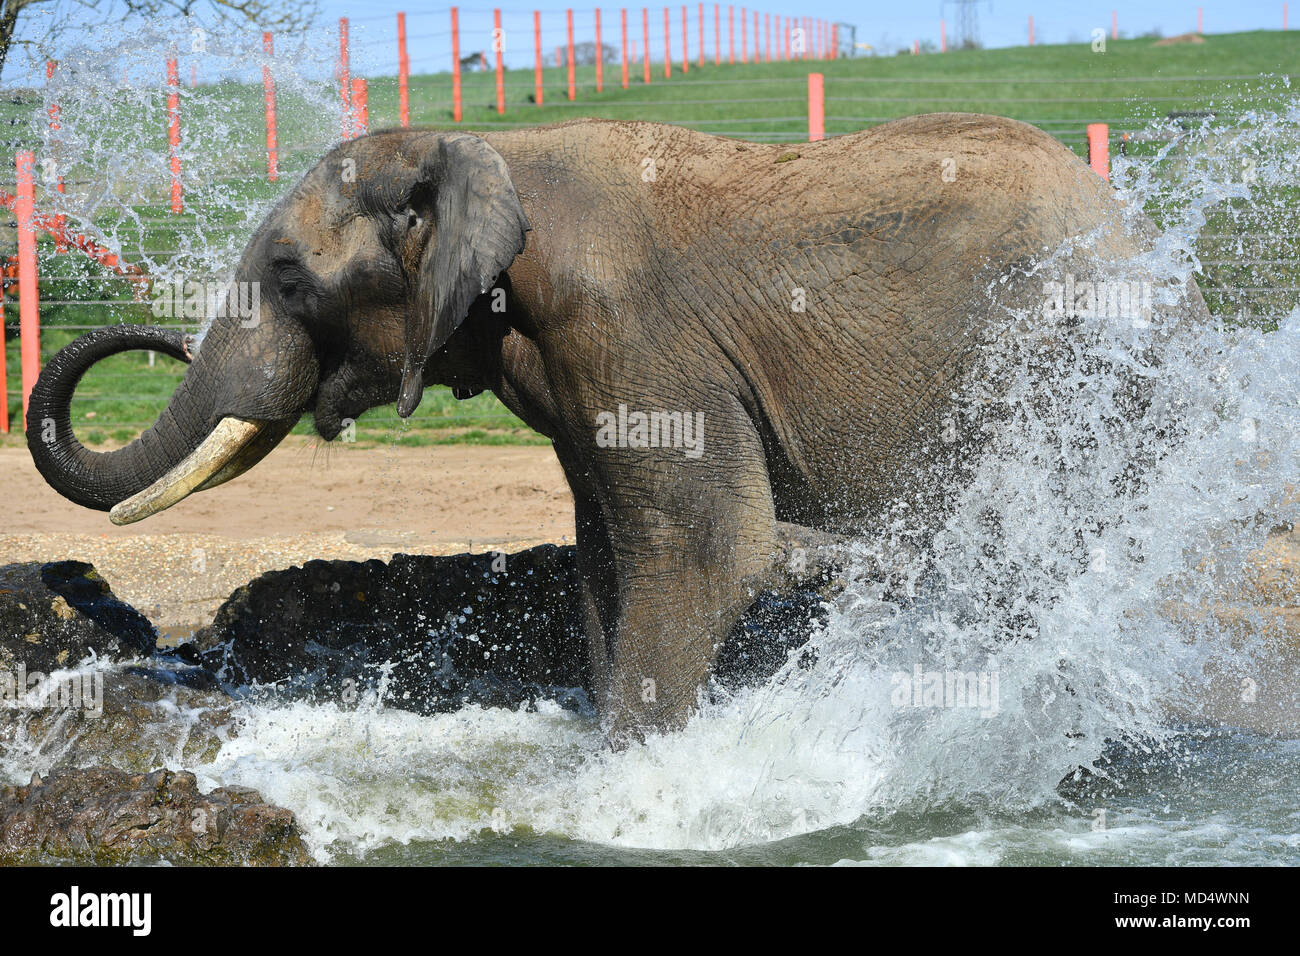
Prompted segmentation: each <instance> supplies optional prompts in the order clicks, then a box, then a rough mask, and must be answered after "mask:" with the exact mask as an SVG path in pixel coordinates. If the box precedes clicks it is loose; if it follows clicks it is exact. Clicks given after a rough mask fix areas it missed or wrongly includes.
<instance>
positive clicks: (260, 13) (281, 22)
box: [0, 0, 320, 71]
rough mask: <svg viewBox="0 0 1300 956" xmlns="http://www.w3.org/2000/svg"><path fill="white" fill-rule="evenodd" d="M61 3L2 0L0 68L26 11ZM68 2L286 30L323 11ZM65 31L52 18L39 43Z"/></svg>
mask: <svg viewBox="0 0 1300 956" xmlns="http://www.w3.org/2000/svg"><path fill="white" fill-rule="evenodd" d="M58 2H60V0H0V71H3V70H4V65H5V60H6V59H7V58H8V56H9V47H10V46H11V45H12V44H13V43H14V42H15V41H14V34H15V33H16V32H17V30H18V24H19V21H20V19H21V20H25V19H26V16H25V15H24V11H27V10H29V8H31V7H33V6H36V5H38V4H51V3H58ZM65 5H66V6H70V7H71V6H79V7H82V8H88V9H91V10H98V11H100V12H102V13H103V14H105V17H106V19H107V18H109V17H111V15H112V13H113V12H114V10H116V11H117V12H119V13H120V12H121V11H122V10H123V9H125V14H126V16H127V17H144V18H153V17H168V16H173V17H194V18H196V19H200V20H205V21H206V22H207V23H208V24H216V25H223V26H228V27H238V26H256V27H259V28H261V29H263V30H277V31H284V32H295V31H298V30H302V29H305V28H306V27H309V26H311V24H312V23H313V22H314V21H315V19H316V17H317V15H318V14H319V12H320V7H319V4H318V0H116V2H115V0H71V2H66V0H65ZM118 19H121V18H120V17H119V18H118ZM61 32H62V26H61V23H60V19H59V18H55V17H51V18H50V22H49V23H48V24H47V25H46V26H45V27H44V28H43V30H42V36H41V38H40V39H39V40H38V41H35V42H37V43H38V44H39V45H41V46H45V47H52V40H53V39H54V37H55V36H57V35H58V34H59V33H61ZM50 52H51V53H52V50H51V51H50Z"/></svg>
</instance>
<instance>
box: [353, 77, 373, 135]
mask: <svg viewBox="0 0 1300 956" xmlns="http://www.w3.org/2000/svg"><path fill="white" fill-rule="evenodd" d="M369 131H370V90H369V85H368V84H367V83H366V78H365V77H364V76H354V77H352V136H353V138H356V137H357V136H365V135H366V133H368V132H369Z"/></svg>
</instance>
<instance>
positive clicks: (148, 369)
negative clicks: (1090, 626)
mask: <svg viewBox="0 0 1300 956" xmlns="http://www.w3.org/2000/svg"><path fill="white" fill-rule="evenodd" d="M1298 67H1300V36H1297V34H1295V33H1281V32H1255V33H1243V34H1232V35H1211V36H1208V37H1206V42H1205V43H1203V44H1196V45H1192V44H1178V45H1170V46H1156V45H1155V44H1154V42H1153V41H1152V40H1150V39H1141V40H1110V41H1108V43H1107V47H1106V52H1105V53H1104V54H1098V53H1094V52H1093V51H1092V49H1091V47H1090V46H1089V44H1087V43H1080V44H1069V45H1058V46H1036V47H1032V48H1030V47H1022V48H1012V49H1002V50H987V51H985V50H970V51H954V52H950V53H946V54H943V55H925V56H919V57H913V56H896V57H866V58H855V59H846V60H836V61H825V62H818V63H812V64H810V63H806V62H801V63H784V62H782V63H765V64H753V65H739V64H737V65H735V66H727V65H721V66H717V67H715V66H713V65H712V63H711V62H710V63H706V65H705V67H704V68H703V69H700V68H698V67H697V66H696V64H695V63H694V62H693V63H692V64H691V71H690V73H689V74H686V75H683V74H681V73H680V72H678V71H675V72H674V75H673V78H672V79H671V80H665V79H664V78H663V67H662V64H653V65H652V82H651V83H650V85H648V86H647V85H645V84H644V83H643V82H642V81H641V78H640V77H641V70H640V68H639V67H636V68H633V69H632V70H631V74H632V75H631V83H630V85H629V89H626V90H624V89H622V88H621V81H620V69H619V65H618V64H617V63H614V64H610V65H607V66H606V68H605V75H604V91H603V92H602V93H599V94H597V93H596V91H595V68H594V67H591V66H587V67H580V68H579V69H578V71H577V72H578V77H577V78H578V97H577V100H576V101H573V102H570V101H569V100H568V99H567V96H566V73H565V71H564V70H562V69H557V68H554V67H548V68H547V69H546V70H545V97H544V105H542V106H537V105H536V104H535V103H533V102H532V96H533V70H532V68H531V67H529V68H528V69H519V70H510V71H508V73H507V75H506V89H507V94H508V95H507V111H506V113H505V115H504V116H502V115H499V114H497V112H496V110H495V107H494V102H495V77H494V75H493V74H491V73H484V72H468V73H465V74H464V85H463V90H464V94H463V101H464V121H463V123H462V124H461V125H462V127H464V128H468V129H479V130H489V129H500V128H510V127H516V126H527V125H535V124H541V123H552V122H559V121H562V120H566V119H572V118H576V117H580V116H600V117H611V118H627V119H645V120H656V121H663V122H670V123H676V124H680V125H685V126H690V127H693V128H696V129H701V130H705V131H708V132H713V133H718V134H721V135H728V136H737V137H739V138H744V139H757V140H763V141H791V142H797V141H800V140H801V139H803V138H805V137H806V131H807V121H806V103H807V100H806V76H807V74H808V73H809V72H810V71H811V70H818V71H820V72H822V73H824V74H825V76H826V97H827V102H826V115H827V124H826V125H827V132H828V134H829V135H835V134H837V133H845V132H849V131H852V130H857V129H861V128H864V127H867V126H870V125H873V124H875V123H878V122H883V121H885V120H888V119H891V118H895V117H898V116H905V115H909V114H914V113H922V112H935V111H971V112H985V113H997V114H1001V115H1005V116H1010V117H1013V118H1016V119H1021V120H1025V121H1027V122H1031V123H1033V124H1035V125H1037V126H1040V127H1041V128H1043V129H1045V130H1047V131H1048V132H1050V133H1052V134H1053V135H1055V136H1057V137H1058V138H1060V139H1061V140H1062V142H1064V143H1065V144H1067V145H1068V146H1069V147H1070V148H1072V149H1074V150H1075V152H1076V153H1078V154H1079V155H1080V156H1082V155H1083V153H1084V126H1085V124H1086V123H1088V122H1108V123H1109V124H1110V125H1111V129H1112V137H1113V138H1116V137H1118V135H1119V134H1120V133H1121V132H1123V131H1128V130H1136V129H1139V128H1141V127H1143V126H1144V125H1146V124H1147V123H1149V122H1150V121H1152V120H1155V119H1158V118H1161V117H1165V116H1167V115H1168V114H1170V113H1176V112H1189V111H1203V110H1211V111H1213V112H1214V113H1215V115H1216V117H1217V118H1218V119H1220V120H1223V121H1230V120H1232V119H1233V118H1235V117H1237V116H1240V115H1241V114H1243V113H1246V112H1248V111H1250V110H1253V109H1265V110H1267V109H1275V108H1277V107H1278V105H1279V104H1280V103H1282V102H1284V101H1289V99H1290V97H1291V95H1292V94H1291V92H1290V90H1289V89H1288V87H1287V86H1286V84H1285V82H1284V81H1283V80H1282V79H1280V75H1281V74H1291V73H1294V72H1296V70H1297V68H1298ZM330 95H331V93H330V91H329V90H327V89H325V88H324V87H323V86H322V89H321V91H320V96H321V98H320V99H317V100H314V101H313V100H312V99H311V98H310V97H306V98H301V97H300V98H299V99H295V98H294V95H293V94H292V93H291V92H289V91H286V93H285V95H284V96H283V97H282V100H281V104H280V139H281V143H282V180H281V184H280V185H279V186H273V185H271V184H268V183H266V182H265V166H264V152H263V145H262V139H261V137H262V135H263V133H262V125H261V124H262V112H261V110H262V91H261V87H260V85H247V84H235V83H221V84H216V85H213V86H209V87H200V88H199V89H197V90H195V91H187V93H186V101H185V106H184V109H185V111H186V112H185V115H186V118H187V122H188V123H191V124H192V126H187V130H189V129H191V128H195V127H197V128H199V129H202V130H207V131H209V133H208V138H207V140H205V141H204V142H203V146H204V148H205V149H206V150H208V152H209V153H211V155H205V156H204V157H203V161H204V162H205V163H206V164H207V165H206V166H203V165H202V164H200V166H199V169H200V170H201V171H202V170H206V171H207V172H206V177H207V178H206V179H204V177H203V175H200V176H198V177H196V178H197V179H199V180H201V181H199V182H196V183H194V184H193V185H191V184H189V183H187V204H188V206H189V208H190V209H193V210H196V211H197V215H196V214H195V212H187V213H185V214H183V215H180V216H172V215H171V214H170V213H169V212H168V211H167V210H166V207H165V205H164V203H165V197H166V193H165V185H166V183H165V178H164V177H162V176H153V175H152V174H150V175H145V174H143V173H141V177H142V180H143V181H144V182H145V186H144V187H143V188H142V191H143V196H142V197H141V195H140V192H137V193H136V194H134V195H133V196H132V199H131V201H130V202H129V203H128V204H125V205H123V204H119V205H118V206H117V207H113V206H112V205H111V204H110V205H108V206H106V207H105V208H104V209H103V211H102V212H100V213H99V214H97V215H96V217H95V224H96V226H97V227H99V228H100V229H102V230H104V231H105V232H106V233H108V234H111V235H114V236H115V237H116V239H117V240H118V241H120V242H121V244H122V249H123V252H124V255H125V256H126V258H127V259H128V260H130V259H133V258H137V257H134V256H132V254H131V253H132V251H133V250H138V251H139V253H140V255H141V256H144V255H145V254H146V253H149V254H150V256H149V257H150V258H154V260H155V261H164V260H166V259H167V257H168V256H171V257H173V258H172V259H171V260H170V261H173V262H181V261H182V260H184V257H185V256H187V255H192V254H193V250H192V248H191V247H192V246H193V243H190V242H189V240H190V239H191V238H192V237H193V236H194V235H195V234H201V235H202V237H203V243H202V245H203V247H204V248H205V249H206V250H207V252H208V253H209V257H211V253H212V250H213V249H214V248H216V249H217V250H218V252H219V253H222V254H224V256H225V257H226V258H227V261H233V257H234V255H236V254H237V250H238V248H239V246H240V244H241V243H242V242H243V240H244V239H245V238H246V236H247V234H248V232H249V231H250V230H251V227H252V225H253V223H254V221H255V220H254V219H253V218H250V215H249V213H248V210H249V209H251V208H254V207H255V206H256V204H257V203H258V202H259V201H264V200H265V199H267V198H269V197H271V196H273V195H275V194H277V192H278V191H279V190H280V189H281V188H283V185H284V184H285V183H286V182H292V179H293V178H294V176H296V175H297V174H298V173H300V172H301V171H302V170H304V169H306V168H308V167H309V166H310V165H311V164H312V163H313V162H314V161H315V160H316V158H317V157H318V156H319V155H320V153H321V152H323V150H324V148H325V146H326V145H327V140H322V139H321V137H322V132H321V131H322V129H325V128H329V127H331V126H332V124H333V123H334V122H335V121H336V119H337V117H328V116H327V117H323V118H322V116H321V115H320V105H319V104H320V103H321V102H323V101H325V100H327V99H328V97H329V96H330ZM369 99H370V117H371V126H372V128H380V127H384V126H393V125H396V123H397V115H398V109H397V83H396V79H395V77H372V78H370V92H369ZM410 102H411V114H412V117H411V118H412V122H413V123H414V124H416V125H428V126H451V125H452V124H451V84H450V77H449V75H448V74H435V75H426V76H414V77H412V78H411V83H410ZM41 110H42V104H41V101H40V98H39V96H38V95H37V94H35V93H32V92H30V91H28V92H26V93H24V92H23V91H17V92H16V93H15V95H14V96H12V97H11V98H10V101H9V102H7V103H5V104H4V106H3V108H2V109H0V118H4V119H6V120H10V121H12V122H11V125H16V126H17V127H18V128H20V129H21V128H22V127H23V126H24V125H25V126H27V128H28V129H29V130H35V128H36V127H35V125H34V124H36V123H38V122H40V118H41ZM75 122H76V121H75V118H73V119H72V123H73V124H74V125H75ZM97 122H101V123H103V124H105V125H106V126H107V127H109V128H111V127H113V125H114V124H116V123H123V124H125V123H129V122H131V120H130V119H129V117H127V116H105V117H102V118H99V119H98V120H97ZM157 126H158V128H157V130H152V129H150V130H143V131H138V132H137V135H139V136H141V137H143V138H144V141H145V143H146V146H147V148H148V150H152V151H154V152H150V153H149V155H150V156H154V155H157V156H165V154H166V140H165V133H164V130H163V127H162V125H161V124H157ZM212 130H216V131H217V133H215V134H214V133H212V132H210V131H212ZM195 135H196V136H198V135H199V134H195ZM36 142H39V140H37V139H33V143H36ZM1155 148H1156V147H1155V146H1154V145H1152V144H1136V145H1135V146H1134V147H1133V149H1134V150H1135V151H1137V152H1142V151H1150V150H1153V149H1155ZM151 162H152V160H151ZM154 165H159V164H156V163H155V164H154ZM214 171H219V172H220V175H216V174H215V172H214ZM126 175H128V176H129V175H130V170H129V169H128V170H127V171H126ZM69 176H70V178H71V177H78V176H79V177H80V178H81V179H83V180H85V181H88V182H92V183H93V182H97V181H98V180H100V179H102V178H103V177H102V175H101V173H100V172H99V170H97V169H94V168H89V167H87V168H82V169H79V170H78V169H74V170H71V171H70V172H69ZM151 177H152V178H151ZM0 188H5V189H7V190H8V189H12V186H11V185H10V186H3V187H0ZM232 195H233V196H235V197H236V199H237V200H238V201H237V202H236V201H232V200H231V198H230V197H231V196H232ZM141 198H143V201H140V200H141ZM41 202H42V199H41V196H40V194H39V192H38V205H40V204H41ZM1272 202H1273V203H1274V206H1275V209H1280V210H1281V211H1282V212H1283V213H1287V212H1289V211H1294V210H1296V209H1297V208H1300V197H1297V195H1296V194H1295V193H1294V192H1293V191H1290V190H1287V191H1283V193H1281V194H1279V195H1277V196H1274V197H1273V199H1272ZM1279 218H1287V217H1279ZM1288 221H1290V219H1289V218H1288ZM9 223H12V219H10V220H9ZM1239 233H1240V230H1239V229H1236V228H1234V227H1233V226H1232V225H1231V224H1230V223H1228V222H1227V220H1226V219H1225V221H1224V222H1223V223H1221V224H1219V225H1218V226H1217V227H1216V226H1215V225H1214V224H1212V225H1211V227H1208V228H1207V229H1206V230H1205V232H1204V233H1203V240H1202V248H1200V249H1198V252H1199V254H1200V255H1201V257H1202V258H1203V259H1204V260H1205V261H1206V262H1207V263H1208V264H1207V266H1206V275H1205V277H1204V279H1203V281H1202V286H1203V288H1204V289H1205V291H1206V294H1207V299H1208V300H1209V301H1210V303H1211V307H1212V308H1214V309H1215V310H1216V311H1217V312H1224V313H1232V314H1237V313H1243V314H1244V313H1245V312H1248V311H1250V310H1256V311H1261V312H1268V313H1272V314H1276V312H1277V310H1279V309H1286V308H1289V307H1290V305H1293V304H1294V302H1295V300H1296V297H1295V295H1294V292H1295V291H1296V290H1295V287H1296V286H1297V285H1300V279H1297V262H1296V260H1295V255H1296V249H1295V230H1294V229H1290V230H1273V231H1271V232H1269V231H1259V230H1256V232H1255V233H1253V234H1250V235H1247V236H1246V237H1245V238H1246V243H1247V245H1246V247H1243V245H1242V238H1241V236H1240V235H1239ZM4 234H5V236H6V240H7V242H8V244H9V248H7V249H4V250H3V252H4V254H6V255H7V254H10V253H12V252H13V251H14V249H13V248H12V246H13V240H12V238H11V237H12V235H13V233H12V232H11V231H6V232H5V233H4ZM41 249H42V261H41V268H42V297H43V299H44V300H46V304H44V305H43V306H42V313H41V314H42V324H43V336H42V352H43V355H44V356H46V357H48V356H49V355H51V354H53V352H54V351H55V350H57V348H59V347H60V346H61V345H62V344H64V343H65V342H67V341H68V340H69V339H70V338H71V337H73V336H74V335H76V334H78V331H79V330H78V329H77V328H75V327H76V326H95V325H103V324H107V323H110V322H117V321H128V322H141V321H153V319H152V317H151V315H150V313H149V309H148V306H147V304H139V303H135V302H133V301H132V294H131V286H130V284H129V283H127V282H124V281H122V280H120V279H111V278H110V279H106V278H105V277H104V271H103V270H102V269H101V268H100V267H99V266H97V265H95V264H93V263H91V262H90V261H89V260H87V259H85V258H84V257H81V256H54V255H52V254H51V253H52V251H53V246H52V243H50V242H49V240H48V239H43V240H42V242H41ZM153 253H157V254H158V255H157V257H154V256H153V255H152V254H153ZM1243 257H1246V258H1249V259H1252V260H1254V261H1257V263H1259V264H1256V265H1252V266H1250V268H1248V269H1244V270H1243V267H1242V266H1241V265H1240V263H1239V260H1241V259H1242V258H1243ZM218 258H221V256H220V255H219V256H218ZM195 261H196V262H197V261H198V260H195ZM190 268H197V266H190ZM1243 282H1244V283H1247V285H1246V286H1244V287H1243V285H1242V283H1243ZM1241 288H1247V289H1250V290H1253V291H1251V292H1250V296H1252V298H1251V299H1250V300H1249V301H1248V302H1247V301H1245V300H1243V299H1242V295H1244V294H1245V293H1241V292H1239V291H1238V290H1240V289H1241ZM60 301H63V302H65V303H66V304H58V303H59V302H60ZM5 321H6V322H7V323H9V324H16V322H17V306H16V303H15V302H14V301H13V300H12V299H11V298H10V297H8V296H6V299H5ZM6 358H7V368H8V391H9V398H10V408H11V415H12V417H13V418H14V419H15V434H14V435H11V436H9V437H8V438H4V439H0V442H2V441H8V442H14V441H21V435H20V434H19V433H18V430H19V429H20V428H21V423H20V422H19V421H18V419H19V417H20V412H19V407H20V406H19V401H20V394H19V381H20V376H19V356H18V349H17V343H16V341H15V342H11V343H10V347H9V348H8V349H7V353H6ZM179 374H180V366H179V365H178V364H177V363H174V362H172V361H170V360H168V359H164V358H159V359H158V360H157V363H156V364H155V365H153V366H150V365H149V364H148V357H147V356H145V355H143V354H132V355H123V356H118V357H115V358H113V359H110V360H108V361H106V362H103V363H101V364H100V365H99V366H97V367H96V368H95V369H94V370H93V371H92V372H91V373H90V374H89V375H88V376H87V377H86V380H85V382H84V383H83V386H82V388H81V389H80V390H79V392H78V398H77V401H76V403H75V405H74V422H75V423H76V425H77V428H78V434H80V435H81V436H82V437H83V440H85V441H87V442H89V443H92V444H100V443H120V442H123V441H126V440H129V439H130V438H131V437H132V436H133V435H134V434H136V433H138V432H139V430H140V429H141V428H143V427H144V426H145V425H147V424H148V423H149V422H151V421H152V420H153V419H154V417H155V416H156V415H157V413H158V411H159V409H161V407H162V405H163V404H164V403H165V401H166V398H167V396H168V395H169V394H170V393H171V391H172V390H173V389H174V387H175V385H176V382H177V381H178V378H179ZM309 430H310V429H309V425H308V424H307V423H306V422H304V423H302V424H300V425H299V431H302V432H307V431H309ZM357 439H358V441H360V442H400V443H403V444H430V443H442V442H475V443H528V442H541V441H542V439H541V438H540V437H539V436H537V435H535V434H533V433H532V432H530V431H529V430H528V429H526V428H525V427H524V426H523V425H522V424H521V423H520V422H518V421H517V420H516V419H514V418H513V417H512V416H510V415H509V413H508V412H506V410H505V409H504V408H503V407H502V406H501V405H500V403H499V402H497V401H496V400H495V398H493V397H492V396H491V395H481V396H478V397H476V398H474V399H472V400H470V401H468V402H456V401H455V400H454V399H452V397H451V396H450V393H449V392H447V391H446V390H444V389H430V390H428V391H427V392H426V397H425V400H424V402H423V404H422V405H421V407H420V409H419V411H418V412H417V413H416V415H415V416H413V417H412V418H411V419H410V420H409V421H407V422H405V423H402V422H400V421H399V420H398V419H397V417H396V414H395V413H394V412H393V410H392V409H391V408H388V409H376V410H375V411H373V412H370V413H368V414H367V415H366V417H365V418H363V419H362V420H361V421H360V422H358V425H357Z"/></svg>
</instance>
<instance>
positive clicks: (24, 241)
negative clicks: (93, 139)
mask: <svg viewBox="0 0 1300 956" xmlns="http://www.w3.org/2000/svg"><path fill="white" fill-rule="evenodd" d="M33 162H34V158H33V156H32V154H31V152H30V151H29V150H23V151H21V152H20V153H19V154H18V156H17V158H16V162H15V165H16V166H17V171H18V202H17V203H16V205H15V206H14V218H15V219H17V220H18V326H19V336H20V338H21V343H20V345H19V348H20V349H21V354H22V368H23V421H24V422H25V421H27V400H28V398H29V397H30V396H31V393H32V386H33V385H35V384H36V377H37V376H38V375H40V374H41V324H40V323H41V319H40V290H39V289H38V288H37V287H36V233H35V231H34V230H33V228H32V226H33V223H32V218H33V216H34V215H35V212H36V184H35V182H34V181H33V179H32V163H33Z"/></svg>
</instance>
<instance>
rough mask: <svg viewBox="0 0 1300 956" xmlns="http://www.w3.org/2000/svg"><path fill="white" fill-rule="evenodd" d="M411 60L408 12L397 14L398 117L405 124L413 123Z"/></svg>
mask: <svg viewBox="0 0 1300 956" xmlns="http://www.w3.org/2000/svg"><path fill="white" fill-rule="evenodd" d="M410 80H411V60H410V57H408V56H407V55H406V14H405V13H398V14H397V117H398V121H399V122H400V123H401V124H402V125H403V126H410V125H411V93H410Z"/></svg>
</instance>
